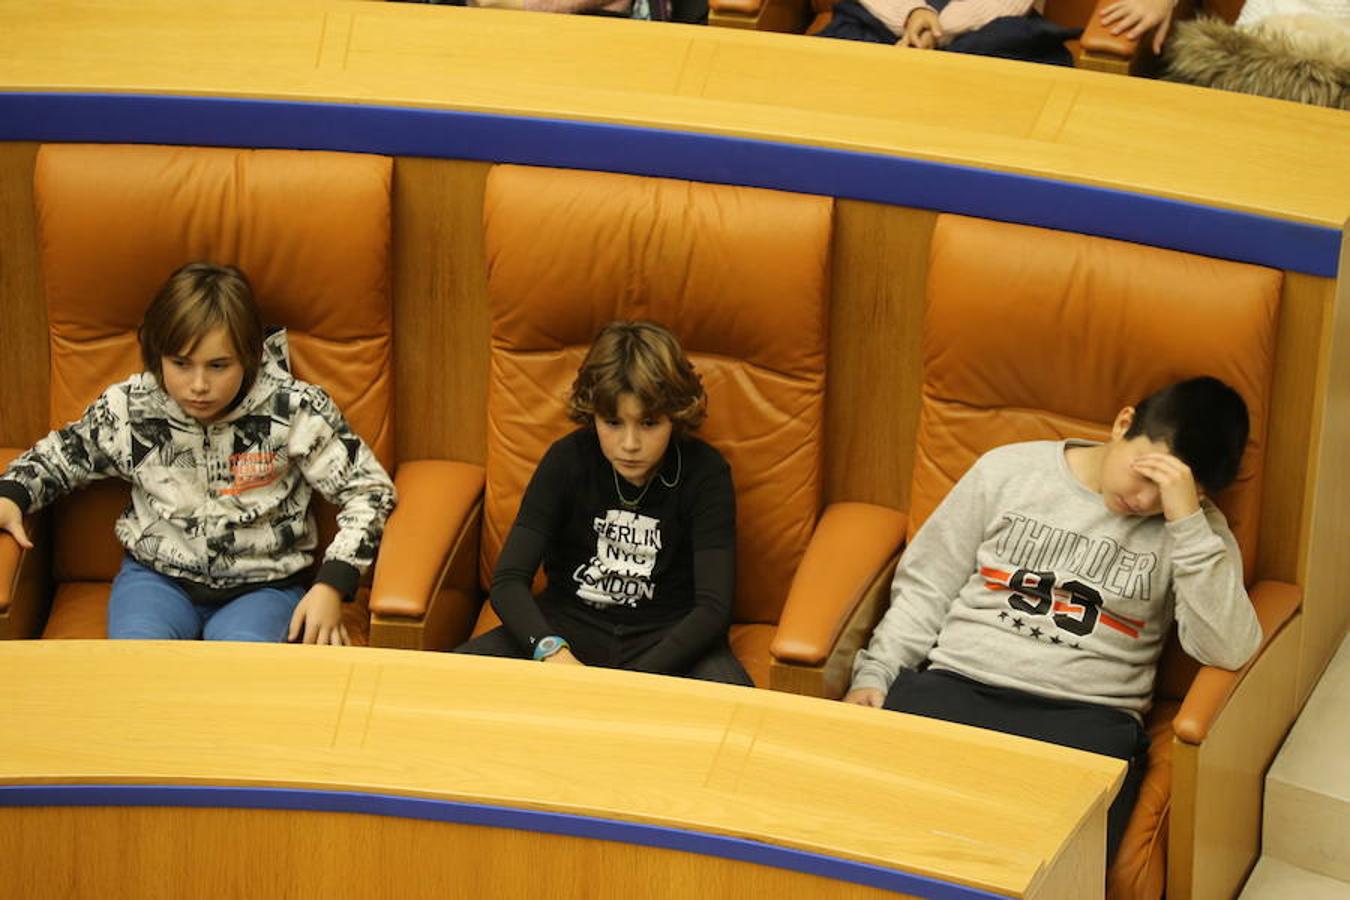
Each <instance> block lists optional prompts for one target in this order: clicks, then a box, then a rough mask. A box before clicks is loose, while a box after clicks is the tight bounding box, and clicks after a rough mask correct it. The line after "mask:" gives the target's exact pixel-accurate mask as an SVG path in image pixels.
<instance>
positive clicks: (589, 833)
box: [0, 784, 1006, 900]
mask: <svg viewBox="0 0 1350 900" xmlns="http://www.w3.org/2000/svg"><path fill="white" fill-rule="evenodd" d="M16 806H123V807H128V806H129V807H143V806H160V807H191V808H205V809H277V810H305V811H310V812H343V813H361V814H365V815H373V816H391V817H396V818H401V819H422V820H425V821H429V822H450V823H454V824H458V825H481V826H485V827H488V828H508V829H512V830H516V831H533V832H540V833H543V834H559V835H566V836H569V837H580V838H589V839H591V840H598V841H615V842H618V843H624V844H636V845H639V846H643V847H659V848H662V849H665V850H680V851H683V852H685V853H695V854H698V855H700V856H716V857H720V858H722V859H731V860H736V861H738V862H748V863H756V864H758V865H763V866H772V867H774V868H778V869H788V870H790V871H794V872H802V873H805V874H808V875H818V876H820V877H822V878H829V879H831V880H834V881H847V882H850V883H852V884H861V885H866V886H867V887H873V888H879V889H881V890H887V891H894V892H897V893H908V894H913V895H915V896H918V897H926V898H931V900H1006V898H1005V897H1003V895H1000V894H991V893H989V892H988V891H983V890H980V889H978V888H972V887H967V886H965V885H959V884H952V883H949V882H945V881H938V880H936V879H933V878H927V877H924V876H922V875H913V874H910V873H908V872H900V871H897V870H895V869H887V868H883V867H881V866H875V865H871V864H868V863H861V862H855V861H852V860H846V859H839V858H836V857H832V856H825V855H822V854H819V853H811V852H808V851H805V850H793V849H790V848H787V847H777V846H774V845H772V844H763V843H760V842H758V841H751V840H746V839H745V838H736V837H727V836H725V835H718V834H706V833H703V832H698V831H687V830H684V829H680V828H666V827H663V826H660V825H644V824H641V823H638V822H624V821H620V820H616V819H599V818H591V817H588V816H577V815H570V814H567V813H553V812H542V811H539V810H532V809H513V808H510V807H504V806H485V805H483V804H478V803H458V802H454V801H450V800H434V799H429V798H423V797H400V796H397V795H393V794H364V793H356V792H350V791H324V790H303V789H299V788H256V787H254V788H251V787H225V786H194V785H185V786H169V785H154V784H136V785H127V784H88V785H64V784H40V785H0V808H3V807H16Z"/></svg>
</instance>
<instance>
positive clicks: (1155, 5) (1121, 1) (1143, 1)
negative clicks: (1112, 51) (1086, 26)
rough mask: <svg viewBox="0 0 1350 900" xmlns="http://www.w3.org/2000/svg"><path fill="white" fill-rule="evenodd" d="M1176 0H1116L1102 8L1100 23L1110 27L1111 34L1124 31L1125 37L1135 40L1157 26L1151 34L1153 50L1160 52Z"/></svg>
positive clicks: (1170, 25) (1169, 27)
mask: <svg viewBox="0 0 1350 900" xmlns="http://www.w3.org/2000/svg"><path fill="white" fill-rule="evenodd" d="M1175 6H1176V0H1116V2H1115V3H1112V4H1110V5H1108V6H1107V7H1106V8H1105V9H1103V10H1102V24H1103V25H1105V26H1106V27H1107V28H1109V29H1111V33H1112V34H1121V33H1124V35H1125V37H1127V38H1129V39H1130V40H1132V41H1137V40H1139V38H1140V37H1141V36H1143V35H1144V34H1145V33H1146V32H1147V31H1148V30H1149V29H1150V28H1152V27H1153V26H1155V25H1156V26H1158V31H1157V33H1156V34H1155V35H1154V36H1153V52H1154V53H1161V52H1162V48H1163V42H1164V41H1166V40H1167V32H1168V30H1169V29H1171V27H1172V10H1173V8H1174V7H1175Z"/></svg>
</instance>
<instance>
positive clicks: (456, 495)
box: [370, 459, 484, 618]
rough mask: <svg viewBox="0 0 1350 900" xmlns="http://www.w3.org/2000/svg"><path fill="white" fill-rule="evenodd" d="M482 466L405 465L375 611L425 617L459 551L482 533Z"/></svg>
mask: <svg viewBox="0 0 1350 900" xmlns="http://www.w3.org/2000/svg"><path fill="white" fill-rule="evenodd" d="M483 482H484V471H483V468H482V466H475V465H471V464H469V463H460V462H450V461H447V460H431V459H427V460H416V461H411V462H405V463H402V464H401V465H400V466H399V467H398V471H397V472H396V474H395V476H394V488H395V489H396V490H397V491H398V505H397V506H395V507H394V512H393V513H392V514H391V515H390V516H389V522H388V524H386V526H385V529H384V540H383V541H382V542H381V544H380V553H379V556H378V558H377V559H376V561H375V580H374V584H373V585H372V586H371V591H370V611H371V612H372V613H375V614H378V615H385V616H403V617H407V618H420V617H421V616H423V615H425V614H426V612H427V607H428V606H429V605H430V603H431V598H432V597H433V596H434V595H435V593H436V591H437V590H438V589H439V588H440V586H441V582H442V581H443V580H444V578H445V573H446V570H447V569H448V568H449V565H450V561H451V559H452V558H453V557H454V551H455V548H456V547H457V546H458V545H459V544H460V542H461V541H462V540H463V539H464V535H465V532H466V531H467V530H469V529H472V530H474V531H475V532H476V531H477V528H478V517H477V515H476V514H475V513H476V512H477V511H478V510H479V509H481V500H482V496H483Z"/></svg>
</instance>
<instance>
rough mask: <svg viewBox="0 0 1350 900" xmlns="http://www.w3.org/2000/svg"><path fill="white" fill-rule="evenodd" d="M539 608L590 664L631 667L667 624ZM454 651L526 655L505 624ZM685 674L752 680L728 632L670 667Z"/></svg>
mask: <svg viewBox="0 0 1350 900" xmlns="http://www.w3.org/2000/svg"><path fill="white" fill-rule="evenodd" d="M540 611H541V612H542V613H543V614H544V618H545V619H547V620H548V623H549V625H551V626H552V627H553V633H554V634H556V635H558V636H560V637H562V638H563V639H564V640H566V641H567V643H568V644H569V645H571V649H572V655H573V656H575V657H576V658H577V659H579V660H581V661H582V662H583V663H585V664H586V665H588V666H602V667H604V668H609V669H631V668H633V663H634V661H636V660H637V659H638V657H640V656H642V654H644V653H646V652H647V651H648V650H649V649H651V648H652V647H653V646H655V645H656V643H657V642H658V641H660V640H661V638H663V637H665V635H666V632H667V631H669V630H670V628H671V626H670V625H668V624H662V625H612V624H609V623H604V622H596V621H592V620H591V619H589V618H586V617H583V616H581V615H576V614H574V613H573V612H572V611H571V610H569V609H567V608H565V607H564V608H558V607H549V606H542V605H541V607H540ZM454 652H455V653H473V654H476V655H478V656H506V657H511V658H514V659H529V658H530V651H529V649H528V648H527V647H526V646H525V645H524V644H522V643H521V642H520V641H518V640H516V638H515V635H513V634H511V632H510V630H508V629H507V627H506V626H505V625H501V626H498V627H497V628H494V629H492V630H491V631H488V632H485V633H484V634H480V635H479V636H478V637H476V638H473V639H472V640H470V641H467V642H466V643H463V644H460V645H459V646H458V647H456V648H455V650H454ZM666 674H669V675H678V676H681V677H684V678H697V679H698V680H700V681H717V682H721V683H722V684H739V685H744V686H745V687H754V686H755V683H754V682H753V681H751V680H750V676H749V675H747V674H746V671H745V667H744V666H742V665H741V663H740V660H738V659H737V658H736V654H734V653H732V652H731V645H730V644H728V643H727V641H726V638H722V639H721V640H719V641H717V643H715V644H713V645H712V646H711V647H709V648H708V649H707V650H706V651H704V653H703V655H702V656H700V657H699V658H698V659H696V660H694V662H693V663H692V664H691V665H690V666H689V668H688V669H686V670H685V671H683V672H668V673H666Z"/></svg>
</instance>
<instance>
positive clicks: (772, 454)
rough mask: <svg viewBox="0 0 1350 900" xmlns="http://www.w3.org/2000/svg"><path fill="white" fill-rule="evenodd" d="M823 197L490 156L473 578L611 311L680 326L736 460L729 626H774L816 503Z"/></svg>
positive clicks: (824, 272) (715, 440) (555, 431)
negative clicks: (488, 312)
mask: <svg viewBox="0 0 1350 900" xmlns="http://www.w3.org/2000/svg"><path fill="white" fill-rule="evenodd" d="M832 209H833V207H832V202H831V201H830V200H829V199H827V198H821V197H808V196H802V195H796V194H787V193H780V192H775V191H765V190H757V189H753V188H740V187H726V186H718V185H707V184H696V183H691V182H684V181H671V180H667V179H658V178H639V177H634V176H627V175H613V174H606V173H597V172H575V171H564V170H555V169H535V168H526V167H519V166H497V167H495V168H493V170H492V172H491V173H490V175H489V178H488V184H487V194H486V199H485V206H484V221H485V246H486V253H487V265H488V291H489V294H490V297H491V302H492V353H491V370H490V374H489V386H488V419H489V421H488V447H487V500H486V505H485V512H484V516H485V520H486V521H485V527H484V533H483V553H482V559H481V576H482V579H483V583H484V585H485V586H486V585H487V583H488V582H489V580H490V577H491V572H492V567H493V565H494V563H495V562H496V558H497V553H498V551H499V550H500V548H501V544H502V541H503V539H504V538H505V535H506V532H507V531H508V530H509V529H510V526H511V523H512V521H513V520H514V518H515V514H516V509H517V507H518V505H519V501H520V495H521V493H522V492H523V490H524V487H525V485H526V483H527V482H528V480H529V478H530V475H531V474H532V473H533V471H534V468H535V466H536V465H537V463H538V461H539V459H540V457H541V456H542V455H543V453H544V451H545V449H547V447H548V445H549V444H550V443H551V442H552V441H554V440H555V439H557V438H558V437H560V436H562V435H563V434H566V433H567V432H568V431H569V430H570V429H571V428H573V427H575V426H573V425H571V424H570V423H569V422H568V421H567V420H566V417H565V413H564V404H565V400H566V397H567V394H568V392H569V390H570V388H571V385H572V381H573V379H574V378H575V376H576V370H577V366H578V365H579V364H580V362H581V359H582V357H583V356H584V354H585V352H586V350H587V348H588V346H589V343H590V341H591V339H592V338H594V336H595V334H596V333H597V332H598V331H599V330H600V328H601V327H603V326H604V325H605V324H606V323H607V322H610V321H612V320H614V319H653V320H656V321H658V322H661V323H663V324H665V325H667V326H669V327H670V328H671V329H672V330H673V331H675V333H676V334H677V335H678V336H679V338H680V340H681V342H682V343H683V345H684V347H685V349H686V351H687V352H688V353H689V355H690V357H691V358H692V359H693V361H694V364H695V366H696V368H697V370H698V372H699V373H700V375H701V376H702V378H703V383H704V385H705V387H706V389H707V392H708V398H709V404H708V408H709V415H708V420H707V422H706V423H705V424H704V426H703V427H702V428H701V429H700V431H699V435H700V436H701V437H703V438H704V439H705V440H707V441H709V442H710V443H712V444H713V445H714V446H716V447H717V448H718V449H719V450H720V451H721V452H722V453H723V454H724V455H725V456H726V458H727V460H728V461H729V462H730V464H731V468H732V473H733V478H734V479H735V484H736V497H737V529H738V541H737V553H738V557H737V599H736V618H737V620H738V621H749V622H776V621H777V619H778V615H779V612H780V611H781V609H782V605H783V602H784V600H785V599H786V596H787V589H788V584H789V581H790V580H791V577H792V573H793V571H794V570H795V568H796V565H797V562H798V560H800V558H801V555H802V553H803V552H804V551H805V548H806V544H807V541H808V540H809V538H810V535H811V532H812V529H813V528H814V526H815V520H816V515H817V513H818V508H819V503H820V490H821V464H822V460H821V454H822V437H823V436H822V417H823V401H824V389H825V354H826V298H827V292H828V286H829V278H828V260H829V241H830V227H831V214H832Z"/></svg>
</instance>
